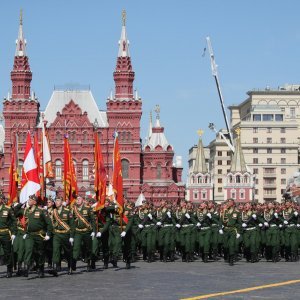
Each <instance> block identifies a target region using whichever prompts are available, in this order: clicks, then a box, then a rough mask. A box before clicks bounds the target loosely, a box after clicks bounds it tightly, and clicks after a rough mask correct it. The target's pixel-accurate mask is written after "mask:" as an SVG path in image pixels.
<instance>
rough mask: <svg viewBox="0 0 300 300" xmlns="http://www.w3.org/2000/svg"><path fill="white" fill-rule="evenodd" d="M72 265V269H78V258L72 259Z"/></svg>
mask: <svg viewBox="0 0 300 300" xmlns="http://www.w3.org/2000/svg"><path fill="white" fill-rule="evenodd" d="M71 266H72V267H71V269H72V271H76V260H74V259H73V260H72V265H71Z"/></svg>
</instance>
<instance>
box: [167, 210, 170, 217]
mask: <svg viewBox="0 0 300 300" xmlns="http://www.w3.org/2000/svg"><path fill="white" fill-rule="evenodd" d="M167 216H168V217H169V218H170V219H171V212H170V211H168V212H167Z"/></svg>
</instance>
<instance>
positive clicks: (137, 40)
mask: <svg viewBox="0 0 300 300" xmlns="http://www.w3.org/2000/svg"><path fill="white" fill-rule="evenodd" d="M21 8H22V9H23V30H24V34H25V38H26V40H27V54H28V56H29V62H30V66H31V70H32V72H33V80H32V84H31V87H32V90H34V91H35V93H36V96H37V97H38V98H39V101H40V105H41V110H44V109H45V107H46V104H47V103H48V101H49V99H50V96H51V94H52V92H53V88H54V86H55V85H64V84H70V83H71V84H81V85H89V86H90V88H91V90H92V93H93V95H94V98H95V99H96V101H97V104H98V106H99V108H100V109H102V110H105V109H106V99H107V97H108V96H109V94H110V90H111V89H113V88H114V81H113V71H114V69H115V65H116V57H117V53H118V40H119V38H120V34H121V26H122V18H121V15H122V10H123V9H125V10H126V12H127V21H126V28H127V36H128V39H129V41H130V54H131V59H132V65H133V69H134V71H135V83H134V86H135V88H137V89H138V92H139V95H140V97H141V98H142V101H143V116H142V122H141V126H142V128H141V130H142V133H141V137H142V138H144V137H145V136H146V134H147V130H148V124H149V113H150V111H151V110H154V108H155V105H157V104H159V105H160V110H161V113H160V119H161V124H162V126H164V127H165V134H166V137H167V139H168V141H169V143H170V144H172V146H173V147H174V150H175V154H176V155H181V156H182V157H183V163H184V174H185V175H186V174H187V171H188V170H187V166H188V164H187V162H188V151H189V148H191V147H192V146H193V145H194V144H197V141H198V136H197V130H198V129H202V130H204V135H203V141H204V144H205V145H207V144H208V143H209V142H210V141H211V140H213V139H214V138H215V133H213V132H212V131H210V130H209V129H208V123H210V122H213V123H215V125H216V128H217V129H221V128H225V122H224V119H223V115H222V111H221V106H220V102H219V98H218V93H217V89H216V86H215V82H214V79H213V77H212V74H211V68H210V60H209V55H208V53H206V55H205V56H203V55H202V54H203V49H204V47H206V37H207V36H210V38H211V42H212V46H213V50H214V54H215V59H216V62H217V65H218V72H219V78H220V83H221V88H222V92H223V96H224V103H225V106H226V107H227V106H230V105H232V104H238V103H240V102H242V101H244V100H245V99H246V98H247V94H246V93H247V91H249V90H252V89H265V88H266V86H269V87H271V88H278V86H282V85H284V84H286V83H290V84H299V83H300V72H299V64H300V61H299V53H300V30H299V29H300V18H299V11H300V1H298V0H293V1H292V0H285V1H283V0H282V1H279V0H272V1H271V0H269V1H267V0H252V1H240V0H239V1H238V0H237V1H233V0H232V1H230V0H227V1H221V0H219V1H217V0H207V1H204V0H184V1H183V0H177V1H174V0H173V1H170V0H163V1H162V0H151V1H142V0H122V1H121V0H119V1H116V0H110V1H100V0H85V1H82V0H63V1H61V0H51V1H48V0H44V1H40V0H11V1H0V11H1V18H0V96H1V97H5V96H6V95H7V92H9V91H11V81H10V71H11V70H12V66H13V57H14V53H15V40H16V38H17V34H18V24H19V14H20V9H21ZM1 106H2V103H1ZM1 106H0V109H2V107H1ZM153 115H154V116H155V113H154V114H153ZM228 118H229V119H230V114H229V112H228Z"/></svg>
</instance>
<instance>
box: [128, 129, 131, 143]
mask: <svg viewBox="0 0 300 300" xmlns="http://www.w3.org/2000/svg"><path fill="white" fill-rule="evenodd" d="M127 141H129V142H130V141H131V132H129V131H128V132H127Z"/></svg>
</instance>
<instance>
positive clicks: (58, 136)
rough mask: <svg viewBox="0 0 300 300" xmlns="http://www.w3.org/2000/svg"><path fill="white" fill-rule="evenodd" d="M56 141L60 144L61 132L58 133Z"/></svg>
mask: <svg viewBox="0 0 300 300" xmlns="http://www.w3.org/2000/svg"><path fill="white" fill-rule="evenodd" d="M55 139H56V141H57V142H59V141H60V140H61V134H60V132H59V131H57V132H56V134H55Z"/></svg>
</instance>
